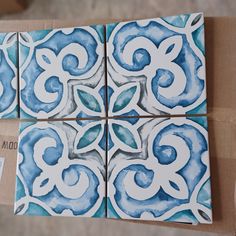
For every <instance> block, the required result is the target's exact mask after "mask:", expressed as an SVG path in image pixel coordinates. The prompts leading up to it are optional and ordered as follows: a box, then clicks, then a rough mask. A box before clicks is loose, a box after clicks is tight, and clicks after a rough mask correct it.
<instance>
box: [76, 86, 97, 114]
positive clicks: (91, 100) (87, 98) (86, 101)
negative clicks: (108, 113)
mask: <svg viewBox="0 0 236 236" xmlns="http://www.w3.org/2000/svg"><path fill="white" fill-rule="evenodd" d="M77 92H78V95H79V98H80V100H81V102H82V103H83V105H84V106H85V107H87V108H88V109H89V110H92V111H96V112H101V107H100V105H99V103H98V101H97V99H96V98H95V97H94V96H93V95H91V94H89V93H87V92H85V91H83V90H80V89H78V90H77Z"/></svg>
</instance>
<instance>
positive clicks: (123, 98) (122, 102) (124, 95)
mask: <svg viewBox="0 0 236 236" xmlns="http://www.w3.org/2000/svg"><path fill="white" fill-rule="evenodd" d="M136 90H137V86H133V87H131V88H129V89H126V90H124V91H122V92H121V94H120V95H119V96H118V97H117V99H116V101H115V104H114V107H113V109H112V111H113V112H118V111H120V110H122V109H123V108H125V107H126V106H127V105H128V104H129V103H130V101H131V100H132V98H133V96H134V94H135V92H136Z"/></svg>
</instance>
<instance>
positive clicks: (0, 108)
mask: <svg viewBox="0 0 236 236" xmlns="http://www.w3.org/2000/svg"><path fill="white" fill-rule="evenodd" d="M17 117H18V108H17V33H15V32H12V33H0V118H6V119H9V118H17Z"/></svg>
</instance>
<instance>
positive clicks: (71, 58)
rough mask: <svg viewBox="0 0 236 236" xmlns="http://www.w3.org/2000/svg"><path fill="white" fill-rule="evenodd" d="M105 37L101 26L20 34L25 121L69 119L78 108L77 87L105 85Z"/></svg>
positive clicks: (96, 88) (23, 113)
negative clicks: (34, 119) (75, 89)
mask: <svg viewBox="0 0 236 236" xmlns="http://www.w3.org/2000/svg"><path fill="white" fill-rule="evenodd" d="M101 37H103V28H102V27H98V26H94V27H89V26H87V27H79V28H66V29H55V30H41V31H33V32H21V33H20V34H19V47H20V58H19V61H20V100H21V113H20V115H21V118H63V117H65V116H67V117H68V116H70V114H71V113H73V112H74V111H75V110H76V108H77V107H76V94H74V87H76V86H77V85H83V86H86V87H88V90H89V92H91V91H92V90H93V89H95V90H99V88H100V86H101V85H102V86H104V84H105V78H104V44H103V38H101ZM82 95H83V96H84V97H85V96H88V95H90V94H88V93H87V94H84V93H83V94H82ZM90 97H91V96H90ZM103 106H104V105H103ZM100 109H103V110H105V109H104V107H103V108H101V107H100ZM102 116H103V117H104V116H105V113H104V114H102ZM71 118H75V117H71Z"/></svg>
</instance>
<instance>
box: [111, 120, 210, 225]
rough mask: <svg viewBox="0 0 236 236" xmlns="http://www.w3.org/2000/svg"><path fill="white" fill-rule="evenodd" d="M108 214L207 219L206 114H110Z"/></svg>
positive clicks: (185, 219) (177, 220)
mask: <svg viewBox="0 0 236 236" xmlns="http://www.w3.org/2000/svg"><path fill="white" fill-rule="evenodd" d="M108 127H109V135H108V141H109V143H108V162H109V164H108V201H107V210H108V217H109V218H122V219H136V220H157V221H171V222H182V223H192V224H197V223H211V222H212V212H211V189H210V170H209V153H208V150H209V148H208V132H207V118H206V117H192V118H182V117H181V118H126V119H114V120H109V124H108Z"/></svg>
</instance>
